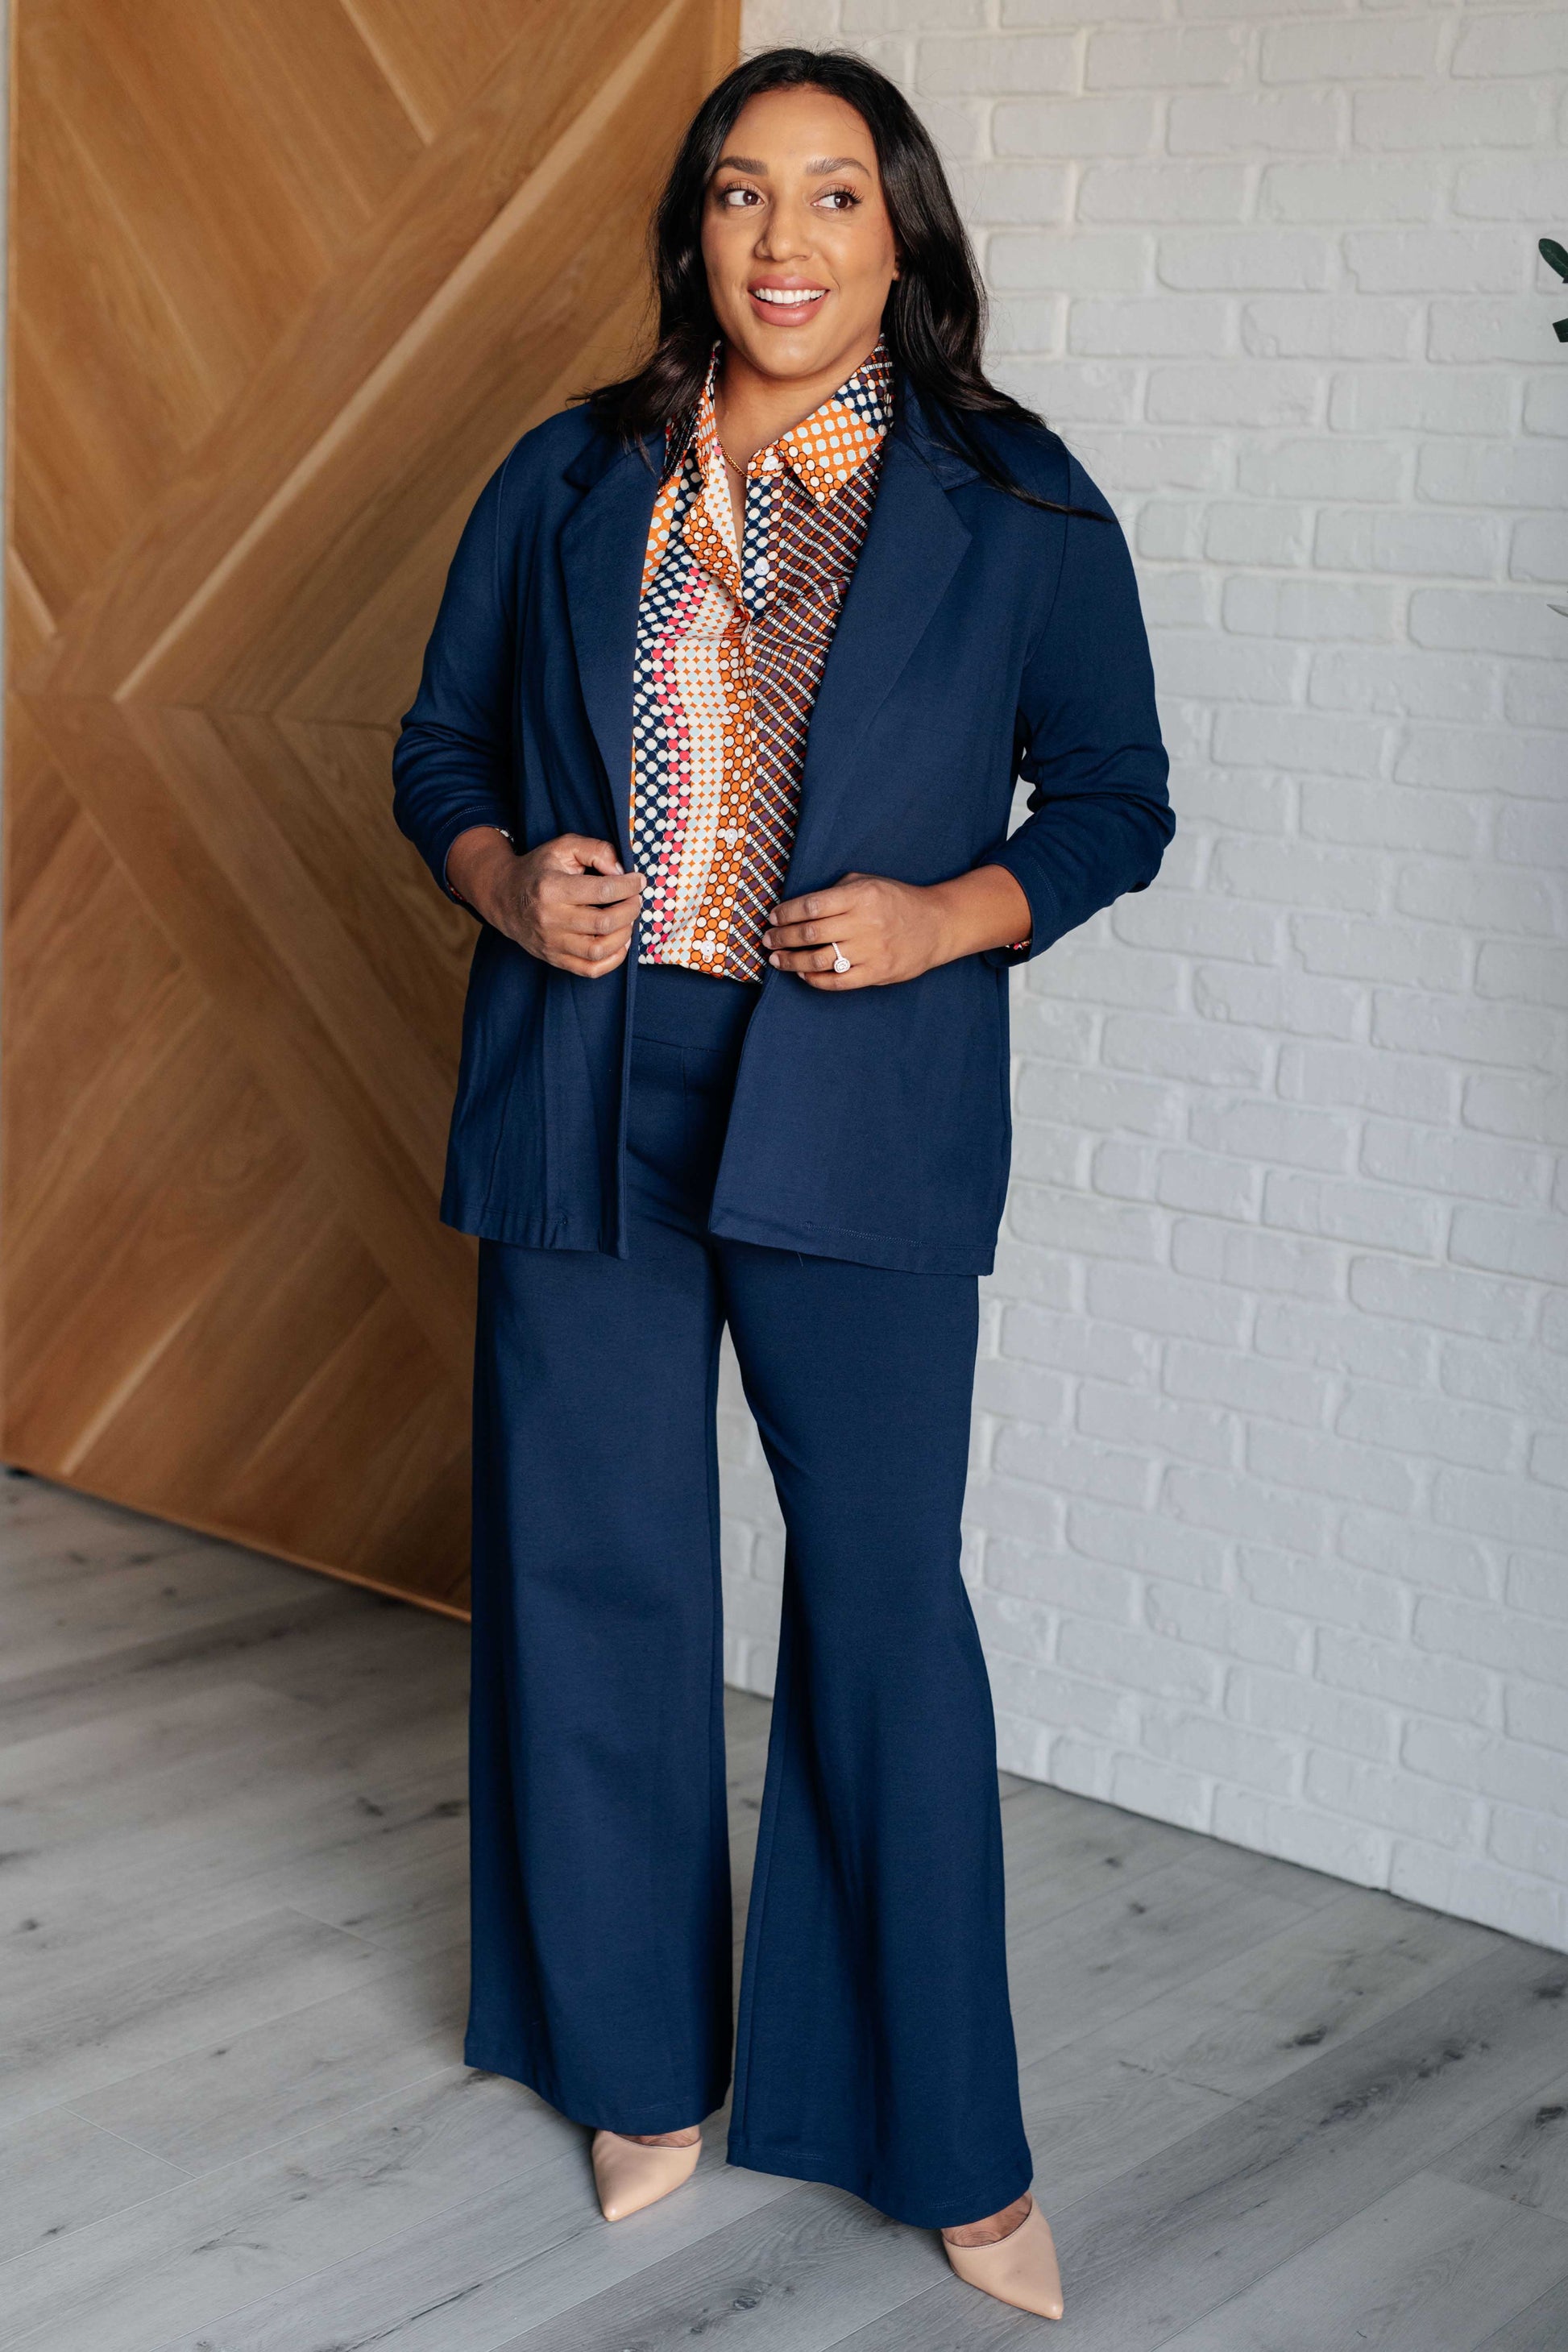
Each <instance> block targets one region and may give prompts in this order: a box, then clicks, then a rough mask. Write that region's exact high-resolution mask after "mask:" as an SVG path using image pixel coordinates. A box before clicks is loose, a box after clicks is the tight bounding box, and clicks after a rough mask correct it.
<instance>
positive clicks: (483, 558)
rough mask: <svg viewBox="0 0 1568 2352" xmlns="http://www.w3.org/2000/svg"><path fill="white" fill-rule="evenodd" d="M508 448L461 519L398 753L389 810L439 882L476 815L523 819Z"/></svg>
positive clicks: (501, 822) (504, 827)
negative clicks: (504, 510) (508, 548)
mask: <svg viewBox="0 0 1568 2352" xmlns="http://www.w3.org/2000/svg"><path fill="white" fill-rule="evenodd" d="M510 462H511V460H510V457H508V458H507V459H505V460H503V462H502V463H501V464H500V466H498V467H497V468H496V470H495V472H494V473H493V474H492V475H491V476H490V478H489V481H488V482H487V483H486V484H485V487H484V488H483V489H482V490H481V491H480V492H479V498H478V499H477V500H476V502H475V505H474V509H473V511H472V513H471V514H470V515H469V517H468V521H467V522H466V523H465V524H464V526H463V532H462V536H461V538H460V539H459V540H458V546H457V551H456V553H455V554H454V555H453V557H452V562H451V564H450V567H449V569H448V571H447V584H446V587H445V589H444V590H443V592H442V596H441V603H440V606H439V608H438V610H437V614H436V624H435V626H434V628H433V629H432V630H431V632H430V638H429V643H428V644H427V645H426V648H425V662H424V667H423V669H422V671H421V673H420V678H419V691H418V693H417V694H416V697H415V698H414V701H413V702H412V703H411V705H410V706H409V708H408V709H407V710H406V711H405V713H404V716H403V721H402V726H401V729H400V730H399V733H398V738H397V741H396V744H395V747H394V749H393V754H392V778H393V798H392V811H393V814H394V816H395V818H396V820H397V823H398V824H399V825H400V826H401V827H402V829H403V831H404V832H405V834H406V835H408V838H409V839H410V841H412V842H413V844H414V845H415V847H416V849H417V850H418V852H419V854H420V856H422V857H423V858H424V860H425V863H426V865H427V866H429V868H430V871H431V873H432V874H433V875H434V876H435V877H436V879H437V882H438V883H439V884H440V885H441V887H442V888H443V889H446V890H448V892H449V895H450V896H452V897H453V898H456V897H457V896H458V894H457V892H456V891H453V890H451V889H450V886H449V885H448V883H447V851H448V850H449V849H450V848H451V846H452V844H453V842H454V841H456V839H457V837H458V835H459V834H460V833H464V832H466V831H467V830H468V827H469V826H470V825H475V824H493V825H497V826H499V827H500V830H501V831H502V832H503V833H505V832H509V831H510V829H511V828H512V826H513V825H514V824H516V821H517V807H518V794H517V789H516V778H515V776H514V774H513V772H512V760H513V749H512V729H511V711H512V699H513V677H514V668H515V662H516V645H517V616H516V614H515V612H514V611H513V610H512V603H511V599H510V597H509V595H508V593H507V590H506V586H505V583H504V580H503V568H502V563H501V500H502V493H503V490H504V487H505V478H506V470H507V467H508V466H509V465H510Z"/></svg>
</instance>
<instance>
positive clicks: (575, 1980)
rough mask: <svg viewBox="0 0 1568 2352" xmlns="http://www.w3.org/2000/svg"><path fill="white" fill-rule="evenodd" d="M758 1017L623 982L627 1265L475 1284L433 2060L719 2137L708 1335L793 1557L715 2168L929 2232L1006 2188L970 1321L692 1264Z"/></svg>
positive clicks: (848, 1287) (779, 1257)
mask: <svg viewBox="0 0 1568 2352" xmlns="http://www.w3.org/2000/svg"><path fill="white" fill-rule="evenodd" d="M755 993H756V992H755V991H754V989H752V988H751V987H750V986H749V985H747V984H745V983H742V982H734V981H721V980H715V979H712V978H710V977H708V976H706V975H702V974H698V973H691V972H686V971H679V970H678V969H673V968H669V967H662V966H646V967H645V968H644V969H643V970H642V971H640V972H639V974H638V984H637V1037H636V1041H635V1047H634V1055H633V1074H632V1099H631V1111H630V1128H629V1143H630V1149H631V1155H632V1161H633V1176H634V1202H635V1209H634V1222H633V1232H632V1238H631V1254H630V1255H629V1256H628V1257H626V1258H615V1257H610V1256H607V1255H598V1254H596V1253H593V1252H586V1251H564V1250H525V1249H515V1248H511V1247H508V1246H506V1245H504V1244H496V1243H486V1244H483V1245H482V1248H481V1254H480V1275H479V1339H478V1364H477V1371H478V1380H477V1392H476V1401H475V1415H476V1420H475V1440H476V1443H475V1504H476V1517H475V1540H474V1596H473V1601H474V1616H473V1664H474V1673H473V1701H472V1745H471V1790H472V1806H473V1832H472V1836H473V1847H472V1854H473V1983H472V1999H471V2005H470V2010H469V2016H468V2037H467V2042H466V2044H465V2053H464V2054H465V2056H466V2058H467V2060H468V2063H469V2064H470V2065H472V2066H479V2067H484V2068H487V2069H489V2070H492V2071H494V2072H497V2073H500V2074H509V2075H511V2076H514V2077H515V2078H516V2079H517V2080H518V2081H520V2082H523V2083H527V2084H531V2086H532V2087H533V2089H535V2090H536V2091H538V2092H539V2093H540V2094H541V2095H542V2097H544V2098H545V2099H547V2100H549V2101H550V2103H551V2104H552V2105H553V2106H556V2107H559V2108H560V2109H561V2110H562V2111H563V2113H564V2114H566V2115H568V2116H573V2117H574V2118H575V2119H576V2120H578V2121H579V2122H582V2123H584V2124H590V2125H595V2126H601V2125H602V2126H608V2127H609V2128H610V2129H612V2130H616V2131H622V2132H662V2131H672V2130H676V2129H679V2127H681V2126H685V2125H689V2124H693V2123H696V2122H698V2121H700V2119H701V2118H702V2117H703V2116H706V2115H708V2114H710V2113H711V2112H712V2110H713V2109H714V2108H716V2107H718V2106H720V2105H722V2103H723V2099H724V2095H725V2092H726V2090H727V2089H728V2087H729V2084H730V2053H731V1916H730V1877H729V1847H728V1839H727V1826H726V1812H725V1775H724V1739H723V1715H722V1683H721V1608H720V1579H719V1505H718V1463H717V1454H716V1446H715V1434H714V1399H715V1389H716V1384H717V1378H718V1362H719V1340H720V1334H721V1329H722V1328H723V1326H724V1325H725V1323H726V1322H727V1323H728V1325H729V1327H730V1330H731V1334H732V1337H733V1339H734V1344H735V1349H736V1354H737V1356H738V1358H739V1360H740V1365H741V1370H742V1378H743V1380H744V1382H745V1389H746V1394H747V1398H748V1401H749V1402H750V1404H751V1406H752V1412H754V1414H755V1416H756V1420H757V1424H758V1427H759V1429H760V1431H761V1433H762V1438H763V1446H764V1448H765V1450H766V1454H767V1459H768V1463H769V1466H770V1468H771V1470H772V1472H773V1479H774V1483H775V1485H776V1487H777V1490H778V1496H779V1501H780V1504H781V1506H782V1508H783V1512H784V1522H785V1528H786V1531H787V1541H786V1549H785V1557H784V1629H783V1642H782V1645H781V1649H780V1654H779V1665H778V1684H777V1692H776V1696H775V1700H774V1706H773V1730H772V1735H771V1742H770V1748H769V1755H768V1767H767V1776H766V1783H765V1788H764V1792H763V1808H762V1819H761V1827H760V1834H759V1838H758V1845H757V1861H756V1872H755V1877H754V1880H753V1884H752V1896H751V1906H750V1912H749V1916H748V1919H747V1927H746V1941H745V1958H744V1965H743V1969H742V1982H741V1990H740V2009H739V2020H738V2034H737V2037H736V2048H735V2065H734V2102H733V2107H732V2115H731V2131H730V2142H729V2154H730V2158H731V2161H732V2162H734V2163H737V2164H742V2165H747V2166H750V2167H752V2168H753V2169H755V2170H758V2171H763V2172H773V2173H784V2174H788V2175H792V2176H794V2177H795V2178H797V2179H807V2180H823V2181H830V2182H833V2183H836V2184H837V2186H838V2187H840V2188H843V2189H849V2190H852V2191H853V2192H854V2193H855V2194H856V2195H858V2196H859V2197H862V2198H864V2199H865V2200H867V2201H868V2203H870V2204H872V2205H874V2206H877V2207H878V2208H879V2210H881V2211H883V2212H885V2213H888V2214H890V2215H891V2216H893V2217H894V2218H895V2219H896V2220H898V2221H906V2222H911V2223H915V2224H917V2225H920V2226H923V2227H927V2228H940V2227H942V2226H950V2227H951V2226H954V2225H956V2224H958V2223H960V2222H963V2221H975V2220H978V2219H979V2218H980V2217H981V2216H982V2215H984V2214H987V2213H992V2212H994V2211H996V2210H999V2209H1000V2208H1001V2207H1003V2206H1004V2205H1006V2204H1008V2203H1009V2202H1010V2201H1011V2200H1013V2199H1014V2198H1016V2197H1018V2196H1021V2195H1022V2193H1023V2191H1024V2190H1025V2189H1026V2187H1027V2186H1028V2182H1029V2178H1030V2172H1031V2163H1030V2156H1029V2149H1028V2146H1027V2143H1026V2139H1025V2137H1024V2128H1023V2120H1022V2116H1021V2113H1020V2109H1019V2102H1018V2080H1017V2063H1016V2052H1015V2046H1014V2040H1013V2028H1012V2020H1011V2014H1010V2011H1009V2007H1008V1997H1007V1979H1006V1964H1005V1952H1004V1942H1003V1873H1002V1844H1001V1823H1000V1814H999V1808H998V1801H997V1789H996V1769H995V1765H996V1759H995V1732H994V1719H993V1716H992V1708H991V1696H990V1689H989V1685H988V1683H987V1680H986V1674H985V1667H984V1660H983V1658H982V1655H981V1650H980V1643H979V1637H978V1634H977V1633H976V1630H975V1625H974V1619H973V1612H972V1611H971V1608H970V1605H969V1600H968V1596H967V1594H966V1593H965V1591H964V1589H963V1583H962V1581H961V1580H960V1576H959V1514H960V1510H961V1507H962V1504H963V1486H964V1473H965V1467H966V1463H967V1457H968V1446H969V1423H970V1400H971V1392H972V1388H973V1372H974V1350H975V1339H976V1313H977V1307H976V1286H975V1282H974V1279H973V1276H962V1275H931V1274H901V1273H894V1272H889V1271H887V1270H886V1269H883V1268H879V1267H874V1266H865V1265H853V1264H849V1263H847V1262H845V1261H842V1260H838V1259H832V1258H819V1257H803V1256H800V1255H797V1254H796V1253H795V1251H793V1250H774V1249H763V1248H758V1247H755V1246H753V1245H752V1244H747V1243H740V1242H731V1241H723V1240H719V1239H716V1238H714V1237H713V1236H711V1235H710V1234H707V1233H706V1231H705V1229H704V1228H705V1223H706V1216H707V1209H708V1202H709V1198H710V1192H711V1188H712V1181H713V1175H714V1171H715V1168H716V1166H717V1162H718V1154H719V1150H720V1147H721V1143H722V1140H723V1133H724V1120H725V1117H726V1114H727V1111H728V1106H729V1098H730V1088H731V1083H732V1079H733V1074H734V1068H735V1064H736V1060H737V1058H738V1055H739V1051H740V1046H741V1042H742V1034H743V1031H744V1025H745V1021H746V1019H747V1017H748V1015H749V1013H750V1011H751V1008H752V1003H753V1002H754V999H755ZM779 1115H780V1117H781V1118H787V1117H788V1116H789V1113H788V1107H787V1105H781V1107H780V1114H779Z"/></svg>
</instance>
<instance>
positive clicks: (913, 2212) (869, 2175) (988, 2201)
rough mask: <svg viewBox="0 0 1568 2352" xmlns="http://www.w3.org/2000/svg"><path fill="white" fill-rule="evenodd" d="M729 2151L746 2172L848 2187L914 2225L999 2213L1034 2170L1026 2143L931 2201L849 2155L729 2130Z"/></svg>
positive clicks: (892, 2217) (951, 2223)
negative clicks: (781, 2147)
mask: <svg viewBox="0 0 1568 2352" xmlns="http://www.w3.org/2000/svg"><path fill="white" fill-rule="evenodd" d="M726 2154H727V2160H728V2161H729V2162H730V2163H731V2164H737V2165H741V2166H742V2167H743V2168H744V2169H745V2170H746V2171H748V2172H772V2173H780V2174H782V2175H783V2176H784V2179H788V2180H817V2181H821V2182H822V2183H823V2185H824V2186H825V2187H826V2188H829V2189H847V2190H848V2192H849V2194H850V2196H851V2197H858V2198H859V2199H860V2200H861V2202H862V2203H863V2204H866V2205H870V2206H873V2207H874V2208H875V2209H876V2210H877V2211H878V2212H879V2213H885V2214H886V2215H887V2216H888V2219H889V2221H902V2222H903V2223H904V2224H905V2225H906V2226H907V2227H908V2228H910V2229H911V2230H956V2229H959V2228H961V2227H962V2226H963V2223H964V2222H965V2221H984V2219H985V2218H986V2217H987V2216H988V2215H990V2214H992V2213H1000V2212H1001V2211H1002V2210H1003V2208H1004V2207H1005V2206H1007V2205H1011V2204H1012V2202H1013V2200H1014V2199H1015V2198H1017V2197H1022V2195H1023V2194H1024V2191H1025V2190H1026V2189H1027V2187H1028V2186H1029V2183H1030V2181H1031V2180H1032V2179H1033V2178H1034V2172H1035V2164H1034V2158H1033V2157H1032V2156H1031V2155H1030V2153H1029V2151H1028V2149H1027V2148H1026V2149H1025V2150H1024V2152H1023V2154H1022V2155H1021V2156H1016V2157H1014V2158H1012V2160H1011V2161H1010V2162H1009V2163H1008V2164H1006V2165H1005V2166H1003V2167H1001V2168H998V2169H997V2170H996V2171H995V2172H993V2173H989V2174H987V2175H986V2176H985V2177H984V2179H979V2180H973V2181H961V2182H959V2183H958V2184H957V2186H956V2187H955V2188H954V2189H952V2192H951V2193H950V2192H949V2191H947V2190H945V2189H944V2190H943V2191H942V2194H941V2195H940V2197H938V2198H936V2199H934V2200H933V2199H931V2197H929V2196H925V2197H916V2198H909V2197H906V2196H905V2195H904V2194H903V2193H902V2191H901V2190H900V2189H899V2187H898V2184H897V2183H896V2182H895V2181H889V2180H887V2179H882V2178H880V2177H879V2175H878V2174H877V2173H875V2172H874V2171H870V2170H868V2168H866V2167H865V2166H864V2165H860V2164H857V2163H856V2162H855V2161H854V2160H853V2158H848V2157H835V2156H822V2155H816V2154H812V2153H810V2152H808V2151H807V2150H805V2149H803V2148H791V2149H790V2150H789V2151H788V2152H787V2153H785V2152H783V2151H779V2152H774V2151H773V2150H772V2149H770V2148H769V2147H767V2146H766V2145H765V2143H764V2142H763V2141H761V2140H748V2139H743V2138H742V2137H740V2135H739V2134H738V2133H736V2132H731V2134H730V2139H729V2146H728V2149H727V2151H726Z"/></svg>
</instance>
